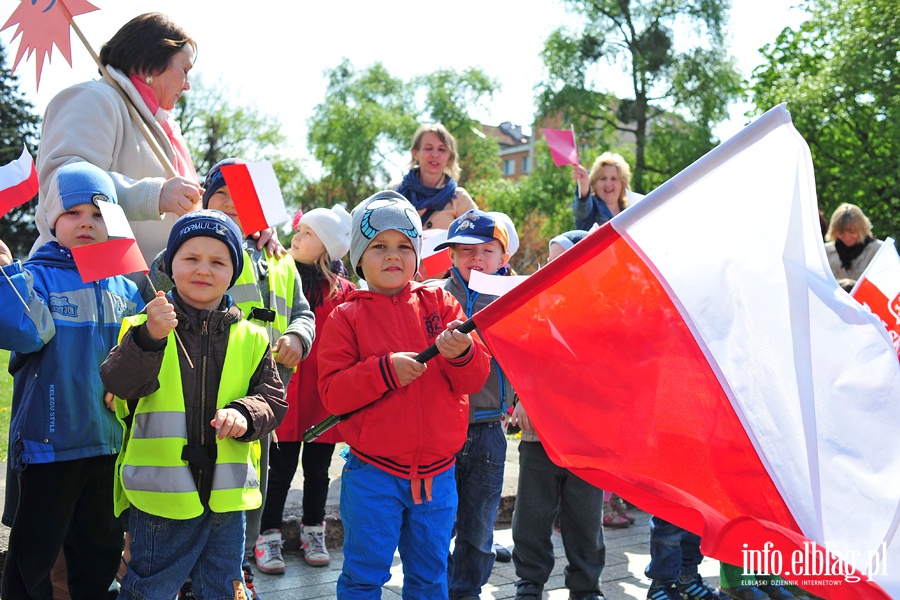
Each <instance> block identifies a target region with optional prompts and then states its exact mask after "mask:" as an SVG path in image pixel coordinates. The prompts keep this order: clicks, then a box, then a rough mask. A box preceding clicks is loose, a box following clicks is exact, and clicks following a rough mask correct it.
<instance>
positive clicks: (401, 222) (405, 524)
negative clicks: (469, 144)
mask: <svg viewBox="0 0 900 600" xmlns="http://www.w3.org/2000/svg"><path fill="white" fill-rule="evenodd" d="M421 248H422V224H421V221H420V219H419V216H418V214H417V213H416V210H415V208H413V206H412V205H411V204H410V203H409V202H408V201H407V200H406V199H405V198H404V197H403V196H401V195H400V194H397V193H396V192H391V191H383V192H379V193H377V194H375V195H374V196H372V197H370V198H368V199H366V200H365V201H363V202H362V203H361V204H360V205H359V206H357V207H356V208H355V209H354V210H353V212H352V221H351V242H350V264H351V266H352V268H353V269H354V270H355V271H356V273H357V274H358V275H359V276H360V277H363V278H365V281H366V285H367V287H368V289H367V290H356V291H354V292H352V293H351V294H350V295H349V296H348V297H347V300H346V302H344V303H343V304H341V305H340V306H338V307H337V308H335V309H334V311H332V313H331V314H330V315H329V316H328V318H327V320H326V323H325V327H324V329H323V331H322V336H321V339H320V340H319V351H318V358H319V377H320V379H319V390H320V392H321V395H322V402H323V403H324V405H325V407H326V408H327V409H328V410H330V411H331V412H332V413H333V414H338V415H343V414H348V413H353V414H351V415H350V416H349V417H347V418H345V419H344V420H343V421H341V423H340V424H339V425H338V428H339V430H340V433H341V435H342V436H343V438H344V439H345V440H346V441H347V443H348V444H349V448H348V451H346V454H345V459H346V461H347V463H346V466H345V468H344V471H343V475H342V476H341V517H342V521H343V524H344V531H345V534H344V564H343V570H342V573H341V575H340V577H339V579H338V584H337V595H338V598H341V599H357V598H359V599H362V598H367V599H368V598H380V597H381V587H382V586H383V585H384V584H385V583H386V582H387V581H388V579H390V569H391V563H392V561H393V557H394V551H395V550H396V549H397V548H398V547H399V550H400V558H401V560H402V561H403V573H404V581H403V586H404V590H403V597H404V598H417V599H418V598H422V599H431V598H435V599H444V598H447V549H448V548H449V547H450V538H451V533H452V529H453V521H454V518H455V516H456V506H457V496H456V480H455V475H454V463H455V456H456V453H457V452H458V451H459V449H460V448H462V446H463V443H464V442H465V439H466V427H467V424H468V412H469V403H468V397H467V394H469V393H473V392H477V391H478V390H479V389H481V387H482V386H483V385H484V381H485V379H486V378H487V375H488V372H489V370H490V355H489V354H488V353H487V351H486V350H485V349H484V347H483V345H482V344H481V342H479V341H478V340H475V339H473V338H472V337H471V336H470V335H468V334H464V333H460V332H459V331H455V329H456V328H457V327H458V326H459V325H460V324H461V323H462V320H463V318H464V313H463V311H462V308H461V307H460V306H459V303H458V302H457V301H456V300H455V299H454V298H453V296H452V295H450V294H449V293H448V292H445V291H444V290H441V289H437V288H431V287H427V286H424V285H422V284H419V283H414V282H412V278H413V276H414V275H415V273H416V271H417V270H418V264H419V255H420V253H421ZM431 344H434V345H435V346H436V347H437V350H438V351H439V356H437V357H435V358H434V359H433V360H432V361H431V362H429V363H427V364H425V363H419V362H417V361H416V360H415V358H414V357H415V356H416V354H417V352H419V351H422V350H424V349H426V348H427V347H428V346H430V345H431Z"/></svg>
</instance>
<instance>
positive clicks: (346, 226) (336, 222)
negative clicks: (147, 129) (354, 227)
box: [298, 204, 350, 260]
mask: <svg viewBox="0 0 900 600" xmlns="http://www.w3.org/2000/svg"><path fill="white" fill-rule="evenodd" d="M304 224H305V225H306V226H307V227H309V228H310V229H312V230H313V231H314V232H316V235H317V236H319V239H320V240H321V241H322V244H323V245H324V246H325V251H326V252H328V258H329V259H330V260H341V259H342V258H344V256H346V254H347V252H348V251H349V250H350V213H348V212H347V210H346V209H345V208H344V207H343V206H341V205H340V204H335V205H334V206H333V207H332V208H314V209H312V210H311V211H309V212H308V213H303V216H302V217H300V221H299V222H298V225H304Z"/></svg>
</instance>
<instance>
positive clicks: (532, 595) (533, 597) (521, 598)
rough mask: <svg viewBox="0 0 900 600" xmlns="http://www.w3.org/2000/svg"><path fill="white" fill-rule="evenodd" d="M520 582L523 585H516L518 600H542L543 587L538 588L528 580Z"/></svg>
mask: <svg viewBox="0 0 900 600" xmlns="http://www.w3.org/2000/svg"><path fill="white" fill-rule="evenodd" d="M520 581H522V583H521V584H520V585H516V600H541V594H542V593H543V591H544V587H543V586H538V585H537V584H534V583H532V582H530V581H526V580H520Z"/></svg>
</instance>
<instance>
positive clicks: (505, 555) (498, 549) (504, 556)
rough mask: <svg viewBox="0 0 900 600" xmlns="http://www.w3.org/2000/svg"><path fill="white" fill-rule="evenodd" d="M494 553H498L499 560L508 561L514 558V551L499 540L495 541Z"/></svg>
mask: <svg viewBox="0 0 900 600" xmlns="http://www.w3.org/2000/svg"><path fill="white" fill-rule="evenodd" d="M494 553H495V554H496V555H497V562H502V563H508V562H509V561H511V560H512V552H510V551H509V550H507V549H506V546H501V545H500V544H498V543H497V542H494Z"/></svg>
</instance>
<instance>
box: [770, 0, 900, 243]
mask: <svg viewBox="0 0 900 600" xmlns="http://www.w3.org/2000/svg"><path fill="white" fill-rule="evenodd" d="M803 8H804V9H805V10H806V11H807V12H808V13H809V14H810V18H809V19H808V20H807V21H805V22H804V23H802V24H801V25H800V26H799V27H798V28H796V29H790V28H788V29H785V30H783V31H782V32H781V34H780V35H779V36H778V38H777V39H776V40H775V42H774V43H772V44H769V45H767V46H764V47H763V48H762V53H763V55H764V56H765V62H764V63H763V64H762V65H760V66H759V67H757V69H756V70H755V71H754V72H753V79H754V82H753V98H754V104H755V105H756V112H757V113H761V112H763V111H765V110H767V109H769V108H771V107H773V106H775V105H776V104H778V103H780V102H787V107H788V110H790V112H791V117H792V119H793V122H794V126H795V127H796V128H797V130H798V131H799V132H800V134H801V135H803V137H804V138H805V139H806V141H807V143H808V144H809V147H810V151H811V153H812V157H813V164H814V166H815V174H816V188H817V193H818V197H819V206H820V207H821V208H822V210H823V211H824V212H825V213H826V216H827V217H830V216H831V213H832V212H833V211H834V209H835V208H836V207H837V206H838V204H840V203H841V202H850V203H853V204H857V205H859V206H860V208H862V209H863V211H864V212H865V213H866V214H867V215H868V216H869V218H870V219H871V220H872V223H873V225H874V229H875V234H876V235H877V236H878V237H886V236H889V235H890V236H892V237H894V238H895V239H896V238H898V237H900V72H898V69H897V65H898V60H900V54H898V52H900V4H898V3H897V2H895V1H893V0H809V2H807V3H806V4H805V5H804V6H803Z"/></svg>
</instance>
